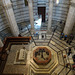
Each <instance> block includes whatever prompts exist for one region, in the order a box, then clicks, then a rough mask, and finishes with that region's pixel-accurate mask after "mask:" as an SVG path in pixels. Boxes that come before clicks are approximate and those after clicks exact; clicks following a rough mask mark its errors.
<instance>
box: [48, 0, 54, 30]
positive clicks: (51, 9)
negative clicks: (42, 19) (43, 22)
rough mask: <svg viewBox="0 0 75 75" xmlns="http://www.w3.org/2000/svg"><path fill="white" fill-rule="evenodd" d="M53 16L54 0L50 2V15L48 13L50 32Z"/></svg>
mask: <svg viewBox="0 0 75 75" xmlns="http://www.w3.org/2000/svg"><path fill="white" fill-rule="evenodd" d="M52 14H53V0H49V13H48V28H47V29H48V31H50V29H51V24H52Z"/></svg>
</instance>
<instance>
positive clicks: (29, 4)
mask: <svg viewBox="0 0 75 75" xmlns="http://www.w3.org/2000/svg"><path fill="white" fill-rule="evenodd" d="M28 7H29V16H30V24H31V31H32V32H34V16H33V1H32V0H28Z"/></svg>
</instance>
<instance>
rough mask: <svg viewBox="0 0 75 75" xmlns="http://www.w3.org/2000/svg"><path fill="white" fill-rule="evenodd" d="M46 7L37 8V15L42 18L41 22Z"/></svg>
mask: <svg viewBox="0 0 75 75" xmlns="http://www.w3.org/2000/svg"><path fill="white" fill-rule="evenodd" d="M45 11H46V7H38V15H41V16H42V22H45Z"/></svg>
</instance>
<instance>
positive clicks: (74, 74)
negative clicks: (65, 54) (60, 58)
mask: <svg viewBox="0 0 75 75" xmlns="http://www.w3.org/2000/svg"><path fill="white" fill-rule="evenodd" d="M67 75H75V71H73V70H71V71H70V72H69V73H68V74H67Z"/></svg>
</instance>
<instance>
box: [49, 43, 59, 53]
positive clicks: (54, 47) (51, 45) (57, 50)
mask: <svg viewBox="0 0 75 75" xmlns="http://www.w3.org/2000/svg"><path fill="white" fill-rule="evenodd" d="M49 46H50V47H51V48H52V49H54V50H55V51H56V52H59V51H60V50H59V49H58V48H56V46H55V45H53V44H52V43H50V44H49Z"/></svg>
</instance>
